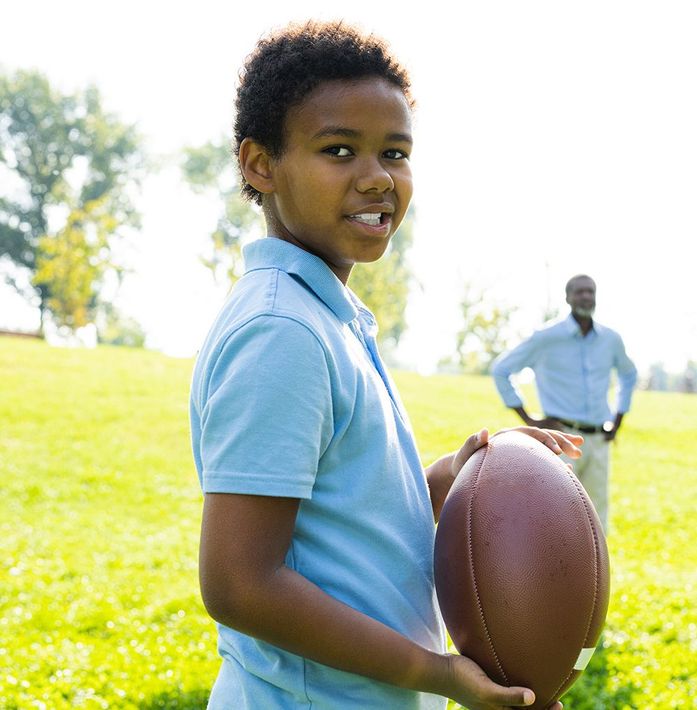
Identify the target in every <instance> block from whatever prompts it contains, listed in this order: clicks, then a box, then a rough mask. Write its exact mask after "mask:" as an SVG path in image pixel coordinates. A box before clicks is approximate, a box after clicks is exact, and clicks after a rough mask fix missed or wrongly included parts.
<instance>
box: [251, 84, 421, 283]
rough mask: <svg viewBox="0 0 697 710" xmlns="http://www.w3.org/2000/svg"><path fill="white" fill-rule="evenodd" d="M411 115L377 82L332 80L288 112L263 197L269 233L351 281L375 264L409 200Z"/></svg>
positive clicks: (394, 90) (397, 93)
mask: <svg viewBox="0 0 697 710" xmlns="http://www.w3.org/2000/svg"><path fill="white" fill-rule="evenodd" d="M411 145H412V140H411V110H410V108H409V106H408V104H407V101H406V99H405V97H404V94H403V93H402V91H401V90H400V89H399V88H398V87H397V86H395V85H393V84H391V83H389V82H387V81H385V80H384V79H379V78H366V79H360V80H357V81H327V82H324V83H322V84H320V85H319V86H318V87H317V88H316V89H314V91H312V92H311V93H310V94H309V95H308V96H307V97H306V98H305V100H304V101H303V102H302V103H301V104H300V105H298V106H296V107H294V108H292V109H291V110H290V111H289V112H288V116H287V117H286V121H285V147H284V152H283V154H282V155H281V157H280V158H277V159H275V160H272V161H271V164H270V170H271V175H272V184H273V187H272V190H271V192H270V193H269V194H265V195H264V213H265V216H266V221H267V226H268V231H269V234H271V235H273V236H276V237H280V238H281V239H285V240H286V241H289V242H291V243H293V244H296V245H297V246H299V247H301V248H303V249H305V250H306V251H309V252H311V253H313V254H316V255H317V256H319V257H321V258H322V259H323V260H324V261H325V262H326V263H327V265H328V266H329V267H330V268H331V269H332V271H334V273H335V274H336V275H337V276H338V277H339V278H340V279H341V280H342V281H343V282H344V283H346V281H347V279H348V277H349V274H350V272H351V268H352V266H353V265H354V264H356V263H359V262H368V261H375V260H376V259H379V258H380V257H381V256H382V254H383V253H384V251H385V249H386V248H387V245H388V243H389V240H390V237H391V236H392V235H393V234H394V232H395V231H396V229H397V227H398V226H399V224H400V222H401V221H402V218H403V217H404V214H405V213H406V210H407V207H408V206H409V201H410V200H411V195H412V179H411V168H410V166H409V154H410V152H411Z"/></svg>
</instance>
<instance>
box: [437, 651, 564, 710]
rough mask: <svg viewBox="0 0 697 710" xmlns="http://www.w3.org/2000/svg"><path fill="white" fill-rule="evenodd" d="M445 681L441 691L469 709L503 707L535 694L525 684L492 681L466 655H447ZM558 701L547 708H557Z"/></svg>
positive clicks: (529, 700)
mask: <svg viewBox="0 0 697 710" xmlns="http://www.w3.org/2000/svg"><path fill="white" fill-rule="evenodd" d="M446 659H447V661H448V681H446V682H449V683H450V684H451V685H450V687H449V688H448V690H447V692H446V693H445V695H446V696H447V697H449V698H452V699H453V700H455V701H457V702H458V703H460V704H461V705H464V706H465V707H466V708H469V710H506V709H507V708H518V707H526V706H528V705H532V703H534V702H535V694H534V693H533V692H532V690H530V689H529V688H520V687H512V688H507V687H505V686H503V685H498V684H497V683H494V681H492V680H491V679H490V678H489V677H488V676H487V675H486V673H484V671H483V670H482V669H481V668H480V667H479V666H478V665H477V664H476V663H475V662H474V661H473V660H471V659H470V658H467V657H466V656H458V655H447V656H446ZM562 707H563V706H562V704H561V703H560V702H556V703H553V704H552V705H550V706H549V710H561V708H562Z"/></svg>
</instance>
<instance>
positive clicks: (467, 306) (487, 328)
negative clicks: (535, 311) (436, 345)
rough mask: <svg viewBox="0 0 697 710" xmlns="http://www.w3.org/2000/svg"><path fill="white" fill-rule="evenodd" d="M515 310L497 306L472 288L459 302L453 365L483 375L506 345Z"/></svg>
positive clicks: (484, 294) (466, 291)
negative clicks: (460, 325)
mask: <svg viewBox="0 0 697 710" xmlns="http://www.w3.org/2000/svg"><path fill="white" fill-rule="evenodd" d="M514 311H515V309H514V308H513V307H511V306H506V305H501V304H497V303H496V302H495V301H493V300H492V299H491V298H490V297H489V296H487V295H486V293H485V292H484V291H483V290H481V289H477V288H475V287H474V286H473V285H472V284H467V285H466V286H465V293H464V296H463V298H462V301H461V302H460V312H461V314H462V321H463V323H462V327H461V328H460V330H459V331H458V332H457V335H456V344H455V350H456V355H455V357H456V361H457V364H458V365H459V366H460V367H461V368H463V369H464V370H468V371H470V372H479V373H485V372H488V371H489V367H490V366H491V363H492V362H493V361H494V360H495V359H496V357H497V356H498V355H500V354H501V353H502V352H503V351H504V350H505V349H506V347H507V344H508V335H509V334H508V329H509V323H510V319H511V315H512V314H513V313H514Z"/></svg>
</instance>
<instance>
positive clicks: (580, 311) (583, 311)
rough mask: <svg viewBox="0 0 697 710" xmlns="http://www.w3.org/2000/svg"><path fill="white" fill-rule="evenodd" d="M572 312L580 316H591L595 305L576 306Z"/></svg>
mask: <svg viewBox="0 0 697 710" xmlns="http://www.w3.org/2000/svg"><path fill="white" fill-rule="evenodd" d="M574 313H575V314H576V315H577V316H581V318H592V317H593V314H594V313H595V306H591V307H590V308H577V309H576V310H575V311H574Z"/></svg>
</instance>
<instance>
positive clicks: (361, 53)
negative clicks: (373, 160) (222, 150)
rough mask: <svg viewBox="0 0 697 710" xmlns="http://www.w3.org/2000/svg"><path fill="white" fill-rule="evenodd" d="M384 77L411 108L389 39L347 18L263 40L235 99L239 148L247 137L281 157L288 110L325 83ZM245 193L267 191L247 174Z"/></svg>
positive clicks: (255, 196)
mask: <svg viewBox="0 0 697 710" xmlns="http://www.w3.org/2000/svg"><path fill="white" fill-rule="evenodd" d="M370 76H375V77H380V78H382V79H386V80H387V81H389V82H391V83H392V84H394V85H395V86H397V87H398V88H400V89H401V90H402V91H403V92H404V96H405V98H406V99H407V102H408V103H409V106H410V107H413V105H414V101H413V99H412V96H411V83H410V81H409V76H408V74H407V72H406V69H405V68H404V67H402V66H401V65H400V64H399V63H398V62H397V61H396V60H395V59H394V58H393V57H392V56H391V55H390V53H389V50H388V48H387V45H386V43H385V42H384V41H383V40H381V39H379V38H377V37H374V36H373V35H368V36H366V35H363V34H361V33H360V31H359V30H357V29H356V28H355V27H351V26H348V25H345V24H344V23H343V22H317V21H314V20H311V21H310V22H307V23H306V24H304V25H297V24H292V25H289V26H288V27H286V28H284V29H282V30H280V31H277V32H273V33H271V34H270V35H268V36H267V37H264V38H262V39H261V40H260V41H259V43H258V44H257V46H256V48H255V49H254V51H253V52H252V54H250V55H249V56H248V57H247V60H246V62H245V64H244V66H243V67H242V70H241V71H240V85H239V88H238V90H237V100H236V102H235V108H236V117H235V144H234V152H235V155H237V156H238V158H239V151H240V144H241V143H242V141H243V140H244V139H245V138H253V139H254V140H255V141H258V142H259V143H261V144H262V145H263V146H264V147H265V148H266V149H267V150H268V151H269V152H270V154H271V155H272V156H273V157H275V158H277V157H279V156H280V155H281V154H282V152H283V147H284V146H283V143H284V135H283V131H284V124H285V120H286V116H287V115H288V110H289V109H290V108H291V107H293V106H295V105H297V104H299V103H300V102H301V101H302V100H303V99H304V98H305V96H307V95H308V94H309V93H310V92H311V91H312V90H313V89H315V88H316V87H317V86H318V85H319V84H320V83H321V82H323V81H331V80H335V79H346V80H352V79H362V78H364V77H370ZM242 194H243V196H244V197H246V198H247V199H248V200H251V201H255V202H256V203H257V204H261V194H260V193H259V192H258V191H257V190H255V189H254V188H253V187H252V186H251V185H249V184H248V183H247V182H246V181H245V179H244V177H242Z"/></svg>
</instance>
